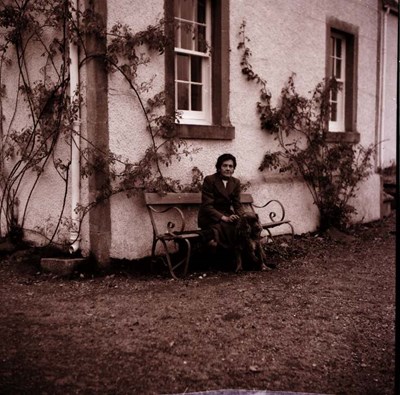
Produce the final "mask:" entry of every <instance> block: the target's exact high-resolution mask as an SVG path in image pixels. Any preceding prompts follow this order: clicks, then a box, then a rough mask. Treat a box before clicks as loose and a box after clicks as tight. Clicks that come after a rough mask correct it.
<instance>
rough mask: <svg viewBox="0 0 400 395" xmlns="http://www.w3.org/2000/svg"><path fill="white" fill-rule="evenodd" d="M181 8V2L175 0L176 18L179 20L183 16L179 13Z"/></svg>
mask: <svg viewBox="0 0 400 395" xmlns="http://www.w3.org/2000/svg"><path fill="white" fill-rule="evenodd" d="M180 8H181V4H180V1H179V0H175V1H174V15H175V18H179V17H180V16H181V14H180V12H179V10H180Z"/></svg>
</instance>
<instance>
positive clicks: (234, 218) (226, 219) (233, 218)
mask: <svg viewBox="0 0 400 395" xmlns="http://www.w3.org/2000/svg"><path fill="white" fill-rule="evenodd" d="M238 219H239V216H238V215H236V214H232V215H230V216H229V217H227V216H226V215H223V216H222V217H221V221H223V222H235V221H237V220H238Z"/></svg>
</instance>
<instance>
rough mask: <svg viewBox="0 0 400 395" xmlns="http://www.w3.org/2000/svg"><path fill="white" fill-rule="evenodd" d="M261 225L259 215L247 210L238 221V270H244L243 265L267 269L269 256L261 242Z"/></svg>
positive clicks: (236, 247) (236, 250)
mask: <svg viewBox="0 0 400 395" xmlns="http://www.w3.org/2000/svg"><path fill="white" fill-rule="evenodd" d="M262 230H263V228H262V226H261V223H260V220H259V218H258V215H257V214H256V213H253V212H247V213H244V214H243V215H241V216H240V218H239V219H238V221H237V223H236V229H235V231H236V233H235V238H236V241H237V242H236V246H235V264H236V272H240V271H242V270H243V266H245V267H249V268H254V267H255V268H257V269H258V270H266V269H267V256H266V254H265V251H264V249H263V246H262V244H261V242H260V240H261V236H260V235H261V232H262Z"/></svg>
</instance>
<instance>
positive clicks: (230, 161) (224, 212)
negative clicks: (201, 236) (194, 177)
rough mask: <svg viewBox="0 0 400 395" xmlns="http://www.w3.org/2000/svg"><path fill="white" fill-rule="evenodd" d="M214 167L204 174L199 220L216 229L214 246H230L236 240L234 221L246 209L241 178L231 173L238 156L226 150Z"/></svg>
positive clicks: (203, 225)
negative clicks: (212, 170)
mask: <svg viewBox="0 0 400 395" xmlns="http://www.w3.org/2000/svg"><path fill="white" fill-rule="evenodd" d="M215 167H216V169H217V172H216V173H215V174H212V175H209V176H206V177H205V178H204V182H203V187H202V191H201V192H202V194H201V196H202V197H201V206H200V210H199V215H198V224H199V227H200V228H201V229H203V230H212V231H213V236H214V238H213V239H212V240H211V242H210V243H209V244H210V245H211V246H213V247H216V246H217V245H219V246H221V247H223V248H228V249H230V248H231V247H232V246H233V245H234V243H235V239H234V233H235V222H236V221H237V220H238V219H239V215H241V214H243V212H244V210H243V207H242V205H241V203H240V181H239V180H238V179H237V178H235V177H233V176H232V175H233V173H234V171H235V169H236V158H235V157H234V156H233V155H231V154H223V155H221V156H220V157H219V158H218V159H217V163H216V165H215Z"/></svg>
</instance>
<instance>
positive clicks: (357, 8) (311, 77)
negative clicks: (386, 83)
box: [108, 0, 380, 258]
mask: <svg viewBox="0 0 400 395" xmlns="http://www.w3.org/2000/svg"><path fill="white" fill-rule="evenodd" d="M163 3H164V2H163V1H162V0H152V1H148V2H143V3H141V6H140V12H137V9H135V12H133V11H132V10H131V4H132V3H131V2H130V1H128V0H118V2H116V1H115V2H112V3H110V5H109V19H108V25H109V27H110V26H112V25H113V24H114V23H116V22H117V21H119V22H122V23H127V24H129V25H130V26H134V27H135V30H139V29H142V28H144V27H145V26H147V25H148V24H152V23H155V22H156V21H157V19H159V18H161V17H162V16H163ZM116 4H118V6H116ZM328 17H335V18H337V19H339V20H342V21H343V22H347V23H350V24H352V25H355V26H358V28H359V53H358V66H357V67H358V91H357V103H358V104H357V105H358V107H357V130H358V132H359V133H360V143H361V144H362V145H364V146H368V145H369V144H372V143H374V142H375V140H376V134H375V133H376V130H375V125H376V95H377V80H376V78H377V62H376V59H377V53H378V52H377V51H378V41H377V40H378V36H377V31H378V30H377V29H378V18H379V14H378V4H377V1H375V0H368V1H363V2H349V1H346V0H335V1H332V0H325V1H321V0H311V1H310V0H284V1H279V2H277V1H273V0H258V1H251V2H250V1H245V0H235V1H231V2H230V48H231V50H230V54H229V57H230V98H229V99H230V103H229V112H230V120H231V123H232V125H233V126H234V127H235V133H236V137H235V139H233V140H231V141H226V140H225V141H218V140H190V141H188V142H189V144H190V145H191V146H192V147H193V148H200V152H199V153H197V154H195V155H193V157H191V158H187V159H186V160H182V161H181V162H179V163H178V164H175V165H174V166H172V167H170V168H169V169H166V174H167V175H168V174H171V175H173V176H174V178H179V179H181V180H182V181H186V182H189V181H190V176H191V169H192V167H193V166H197V167H199V169H200V170H201V171H202V172H203V173H204V174H205V175H207V174H210V173H213V172H214V171H215V167H214V166H215V162H216V158H217V157H218V156H219V155H220V154H222V153H224V152H230V153H232V154H234V155H235V156H236V157H237V161H238V167H237V169H236V174H235V175H236V176H237V177H239V178H240V179H241V180H242V181H243V182H247V181H250V183H251V187H250V189H249V192H251V193H252V194H253V195H254V196H255V200H256V201H257V202H258V203H262V202H265V201H266V200H268V199H270V198H276V199H279V200H281V201H282V203H283V204H284V205H285V207H286V209H287V216H288V218H290V219H291V220H292V221H293V225H294V228H295V231H296V233H299V234H300V233H304V232H308V231H313V230H315V229H316V227H317V223H318V212H317V210H316V207H315V206H314V205H313V202H312V199H311V196H310V194H309V192H308V190H307V188H306V186H305V185H304V183H302V182H301V181H300V180H298V179H293V178H291V177H288V176H282V177H278V176H277V175H276V174H272V175H271V174H270V173H268V172H266V171H265V172H260V171H258V167H259V165H260V162H261V160H262V158H263V154H264V153H265V151H266V150H268V149H271V148H272V147H273V146H274V144H275V143H274V141H273V140H272V138H271V136H269V135H267V134H266V133H265V132H263V131H261V130H260V128H259V122H258V118H257V114H256V110H255V108H256V107H255V106H256V102H257V100H258V92H259V87H258V86H256V85H255V84H253V83H249V82H247V81H246V80H245V79H244V78H243V75H242V73H241V70H240V65H239V63H240V56H241V53H240V52H239V51H238V50H237V44H238V41H239V37H238V32H239V26H240V25H241V23H242V21H243V20H244V19H245V20H246V21H247V29H246V33H247V35H248V36H249V37H250V38H251V41H250V44H249V45H250V47H251V50H252V54H253V56H252V58H251V62H252V64H253V66H254V70H255V71H256V72H257V73H259V74H260V75H262V76H263V77H264V78H265V79H267V81H268V85H269V88H270V90H271V92H272V94H273V98H274V99H276V98H277V97H278V96H279V93H280V90H281V88H282V87H283V84H284V83H285V81H286V80H287V79H288V77H289V76H290V75H291V73H293V72H294V73H296V75H297V76H296V79H295V83H296V86H297V89H298V91H299V92H300V93H303V94H307V92H309V91H311V90H312V89H313V88H314V87H315V85H316V84H317V83H318V82H320V81H321V80H322V79H323V78H324V77H325V59H326V58H325V56H326V42H325V41H326V20H327V18H328ZM144 72H145V74H146V75H148V76H149V75H153V74H155V75H156V79H155V80H154V89H153V94H154V93H155V92H157V90H161V89H163V83H164V63H163V58H162V57H156V58H155V60H154V61H153V62H152V63H151V64H150V65H148V66H147V67H146V68H144ZM109 87H110V90H109V115H110V122H109V126H110V149H111V150H112V151H115V152H116V153H119V154H122V155H123V156H126V157H127V158H129V159H130V160H135V159H138V158H139V157H140V154H141V153H143V152H144V150H145V148H146V147H147V146H148V144H149V142H150V141H149V138H148V136H147V135H146V132H145V123H144V118H143V116H142V114H140V111H138V110H137V101H136V99H135V97H134V95H132V92H130V91H129V89H128V87H127V86H126V84H124V83H123V81H121V79H120V78H119V77H118V76H116V75H112V76H110V83H109ZM149 94H151V93H149ZM379 201H380V180H379V177H378V176H377V175H376V174H372V175H371V176H370V178H369V179H368V180H367V181H366V182H364V183H363V184H362V185H361V188H360V192H359V198H358V200H356V201H355V204H356V208H357V209H358V215H357V216H356V217H355V220H363V221H371V220H375V219H378V218H379V216H380V211H379V210H380V209H379ZM111 219H112V242H111V255H112V256H113V257H115V258H139V257H142V256H145V255H147V254H148V253H149V252H150V244H151V240H150V235H151V226H150V220H149V218H148V215H147V213H146V211H145V208H144V204H143V201H142V199H141V198H140V197H136V198H131V199H127V198H126V197H125V196H122V195H120V196H116V197H114V198H113V199H112V205H111ZM191 220H192V222H193V223H194V219H193V218H192V219H191Z"/></svg>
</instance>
